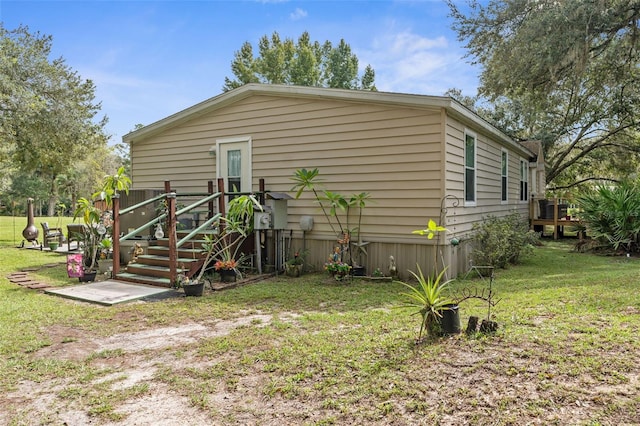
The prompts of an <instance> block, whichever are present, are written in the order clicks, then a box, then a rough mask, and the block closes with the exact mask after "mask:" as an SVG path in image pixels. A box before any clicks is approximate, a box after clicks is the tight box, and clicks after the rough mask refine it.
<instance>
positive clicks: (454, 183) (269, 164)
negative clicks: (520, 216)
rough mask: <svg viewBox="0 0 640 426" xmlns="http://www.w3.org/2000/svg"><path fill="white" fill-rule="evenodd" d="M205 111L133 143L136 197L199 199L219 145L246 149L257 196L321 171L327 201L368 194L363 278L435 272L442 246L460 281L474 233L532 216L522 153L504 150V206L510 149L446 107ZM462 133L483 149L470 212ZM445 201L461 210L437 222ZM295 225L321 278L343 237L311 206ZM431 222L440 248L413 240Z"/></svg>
mask: <svg viewBox="0 0 640 426" xmlns="http://www.w3.org/2000/svg"><path fill="white" fill-rule="evenodd" d="M269 90H270V89H269ZM287 90H288V89H287ZM305 90H306V89H305ZM309 90H311V89H309ZM357 96H360V95H357ZM357 96H356V97H357ZM382 98H384V95H383V96H382ZM376 99H377V98H376ZM203 105H209V104H206V103H205V104H203ZM210 105H211V107H209V106H207V107H206V108H204V107H203V108H196V107H194V109H193V111H194V113H193V114H182V113H179V114H178V115H177V117H178V118H179V119H176V120H175V121H172V120H170V118H171V117H168V119H166V120H164V121H163V123H164V124H162V125H159V126H154V125H152V126H149V128H148V129H149V130H147V131H146V132H141V133H137V134H136V133H133V134H132V136H130V137H131V139H130V140H132V145H131V147H132V148H131V149H132V151H131V157H132V180H133V188H136V189H147V188H162V187H163V182H164V181H165V180H170V181H171V184H172V188H174V189H175V190H177V191H178V193H180V192H193V191H202V192H204V191H205V190H206V188H207V181H208V180H214V179H215V178H216V170H215V164H216V157H215V156H212V155H210V154H209V151H210V148H211V147H215V146H216V141H217V140H220V139H226V138H239V137H246V138H250V139H251V146H252V153H251V155H252V157H251V160H252V187H253V189H254V190H257V189H258V180H259V179H260V178H264V179H265V184H266V188H267V190H269V191H276V192H286V193H289V194H290V195H294V193H293V191H292V186H293V185H294V182H293V180H292V179H291V178H292V177H293V175H294V171H295V170H296V169H299V168H307V169H313V168H316V167H317V168H319V170H320V177H321V179H322V183H323V184H324V186H323V189H327V190H330V191H333V192H339V193H341V194H343V195H345V196H350V195H351V194H354V193H360V192H369V193H370V194H371V198H370V199H369V201H368V202H367V207H366V208H365V210H364V215H363V217H362V228H361V233H362V239H363V240H364V241H369V242H370V245H369V246H368V248H367V250H368V256H367V263H366V266H367V269H368V271H369V272H371V271H373V269H375V268H376V267H379V268H380V269H381V270H382V271H383V272H386V270H387V268H388V263H389V256H390V255H393V256H394V257H395V258H396V262H397V265H398V270H399V271H402V273H403V275H405V276H406V271H407V269H411V270H415V264H416V262H419V263H420V264H421V265H422V266H423V267H424V268H428V269H430V268H431V266H432V265H433V260H434V255H435V244H436V243H440V244H446V247H447V248H446V249H444V255H445V256H446V257H447V259H448V260H449V261H450V262H451V263H452V268H451V271H452V273H453V274H455V272H458V273H459V272H464V271H465V270H466V268H467V263H466V262H467V261H466V259H467V257H468V256H467V255H468V252H469V247H468V244H467V242H466V240H465V238H467V237H469V236H470V231H471V228H472V224H473V223H474V222H476V221H478V220H481V218H482V217H484V216H486V215H487V214H499V215H501V214H505V213H507V212H509V211H511V210H512V209H513V208H514V207H515V208H521V207H522V208H523V209H524V210H523V211H526V205H524V206H521V205H518V204H517V200H518V199H519V197H518V190H519V172H518V161H519V159H520V158H521V157H522V152H519V153H515V152H512V149H513V147H508V146H505V147H506V148H507V149H508V150H509V202H508V203H504V204H503V203H501V198H500V193H501V192H500V191H501V174H500V165H501V148H502V146H503V145H502V144H501V143H498V142H497V141H494V140H492V139H491V137H490V136H489V134H492V133H491V132H490V131H484V130H483V129H485V130H486V126H485V127H483V126H479V125H478V123H477V122H475V121H473V120H471V119H469V118H468V114H465V113H462V114H461V117H462V118H460V117H457V118H453V117H451V116H450V115H449V111H450V108H449V107H447V108H443V107H435V106H428V103H427V102H425V105H424V106H422V105H415V104H410V105H407V104H404V103H403V104H395V103H384V102H375V101H373V100H372V99H368V100H367V101H366V102H358V101H357V99H351V98H346V97H345V98H335V97H323V96H311V97H309V96H297V95H296V94H295V93H293V94H291V93H275V92H270V91H269V92H268V93H264V92H260V93H253V94H250V95H248V96H246V97H245V96H240V97H237V98H231V100H229V101H227V100H226V98H225V99H223V101H221V102H220V103H219V104H218V103H215V102H214V103H211V104H210ZM465 117H467V118H465ZM462 120H464V121H465V122H464V123H463V122H462ZM465 129H469V130H471V131H472V132H473V133H474V134H475V135H476V140H477V163H476V181H477V190H476V206H475V207H465V206H464V149H463V137H464V132H465ZM136 135H140V137H139V138H136V137H137V136H136ZM494 137H495V136H494ZM445 195H452V196H456V197H458V199H459V205H457V206H455V205H454V204H455V200H454V199H452V198H446V199H445V200H444V207H446V209H447V214H446V217H444V218H443V219H440V218H441V211H440V207H441V201H442V200H443V197H444V196H445ZM288 213H289V223H288V230H287V232H286V234H287V237H289V236H291V238H292V247H297V248H301V247H302V244H303V240H302V237H303V233H302V231H300V227H299V222H300V218H301V217H302V216H305V215H312V216H313V217H314V222H315V224H314V228H313V230H312V231H310V232H307V233H306V234H305V241H306V247H307V248H309V249H310V250H311V258H310V259H309V261H310V264H311V265H312V266H313V267H315V268H316V269H321V268H322V264H323V263H324V261H326V258H327V256H328V255H329V253H330V252H331V248H332V246H333V245H334V244H335V243H336V242H335V238H336V236H335V235H333V234H332V233H331V231H330V227H329V226H328V224H327V222H326V220H325V218H324V216H323V215H322V212H321V210H320V208H319V207H318V205H317V203H316V202H315V199H314V198H313V196H312V194H310V193H305V194H303V196H302V197H301V199H299V200H289V208H288ZM357 215H358V209H354V210H353V211H352V215H351V217H350V223H349V226H350V227H354V226H356V222H357ZM341 218H342V219H344V214H341ZM431 218H432V219H434V220H436V221H438V222H440V223H441V224H443V225H445V226H446V227H447V228H448V229H449V232H448V233H447V234H446V235H441V237H440V239H439V240H436V239H434V240H427V239H426V238H425V237H421V236H417V235H413V234H411V231H413V230H415V229H422V228H424V227H425V226H426V224H427V221H428V220H429V219H431ZM334 223H335V221H334ZM345 225H346V224H345ZM289 230H291V231H292V232H291V233H290V232H289ZM453 236H456V237H458V238H461V239H462V240H463V244H462V245H461V246H460V247H459V248H456V249H454V248H452V247H451V246H450V245H449V244H448V241H449V240H450V239H451V238H452V237H453Z"/></svg>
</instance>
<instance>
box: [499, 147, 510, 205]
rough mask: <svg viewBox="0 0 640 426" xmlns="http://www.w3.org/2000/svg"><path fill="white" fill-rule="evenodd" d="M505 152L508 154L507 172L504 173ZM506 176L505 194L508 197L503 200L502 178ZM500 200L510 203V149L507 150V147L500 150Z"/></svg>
mask: <svg viewBox="0 0 640 426" xmlns="http://www.w3.org/2000/svg"><path fill="white" fill-rule="evenodd" d="M503 154H506V160H507V170H506V171H505V173H506V174H504V175H503V174H502V156H503ZM503 177H506V182H505V185H506V188H505V189H506V191H505V196H506V198H505V199H504V200H503V199H502V178H503ZM500 202H501V203H502V204H508V203H509V151H507V150H506V149H504V148H503V149H501V150H500Z"/></svg>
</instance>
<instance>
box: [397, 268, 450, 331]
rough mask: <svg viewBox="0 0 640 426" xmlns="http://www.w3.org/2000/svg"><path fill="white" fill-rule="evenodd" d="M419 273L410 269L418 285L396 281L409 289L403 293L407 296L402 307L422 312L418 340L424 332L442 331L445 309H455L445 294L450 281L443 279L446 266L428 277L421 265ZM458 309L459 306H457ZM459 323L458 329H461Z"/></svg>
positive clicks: (418, 312)
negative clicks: (436, 273)
mask: <svg viewBox="0 0 640 426" xmlns="http://www.w3.org/2000/svg"><path fill="white" fill-rule="evenodd" d="M416 266H417V267H418V273H417V274H416V273H415V272H413V271H409V272H410V273H411V275H413V276H414V277H415V278H416V280H417V281H418V285H417V286H412V285H410V284H407V283H405V282H402V281H396V282H398V283H400V284H402V285H404V286H405V287H407V288H408V289H409V292H406V293H401V295H402V296H404V297H405V298H406V302H404V303H403V304H402V305H401V307H413V308H417V309H418V310H417V311H416V312H415V313H417V314H420V315H421V317H422V321H421V322H420V332H419V333H418V340H417V342H421V341H422V332H423V331H424V332H426V334H427V335H429V336H432V337H434V336H437V335H440V334H441V333H442V325H441V321H442V318H443V316H444V315H443V312H444V311H445V310H451V309H454V308H453V306H454V303H453V300H451V299H449V298H447V297H446V296H445V291H446V289H447V287H448V285H449V282H450V281H444V282H443V281H442V277H443V276H444V273H445V271H446V268H445V269H443V270H442V272H440V273H439V274H438V275H437V276H436V277H435V278H434V277H431V276H429V277H426V278H425V276H424V274H423V273H422V270H421V269H420V266H419V265H416ZM455 309H457V306H456V308H455ZM459 328H460V327H459V323H458V329H459Z"/></svg>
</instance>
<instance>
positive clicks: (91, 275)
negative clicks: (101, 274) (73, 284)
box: [78, 271, 96, 283]
mask: <svg viewBox="0 0 640 426" xmlns="http://www.w3.org/2000/svg"><path fill="white" fill-rule="evenodd" d="M95 279H96V272H95V271H93V272H85V273H84V275H83V276H81V277H78V281H80V282H81V283H88V282H91V281H95Z"/></svg>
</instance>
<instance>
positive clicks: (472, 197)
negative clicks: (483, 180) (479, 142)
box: [464, 133, 476, 203]
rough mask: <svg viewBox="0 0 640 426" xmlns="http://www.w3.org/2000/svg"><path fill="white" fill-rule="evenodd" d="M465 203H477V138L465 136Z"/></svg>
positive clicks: (471, 135) (469, 135)
mask: <svg viewBox="0 0 640 426" xmlns="http://www.w3.org/2000/svg"><path fill="white" fill-rule="evenodd" d="M464 201H465V202H467V203H475V201H476V137H475V135H473V134H469V133H465V135H464Z"/></svg>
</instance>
